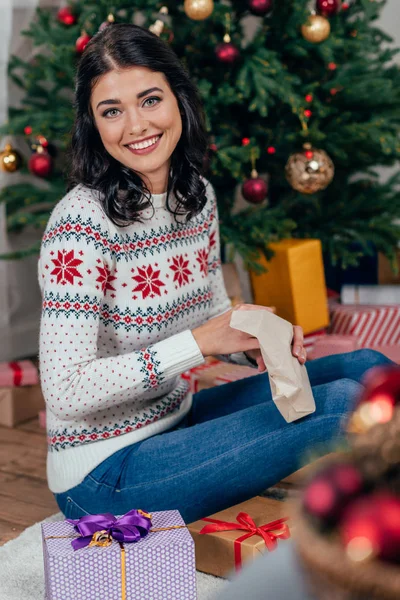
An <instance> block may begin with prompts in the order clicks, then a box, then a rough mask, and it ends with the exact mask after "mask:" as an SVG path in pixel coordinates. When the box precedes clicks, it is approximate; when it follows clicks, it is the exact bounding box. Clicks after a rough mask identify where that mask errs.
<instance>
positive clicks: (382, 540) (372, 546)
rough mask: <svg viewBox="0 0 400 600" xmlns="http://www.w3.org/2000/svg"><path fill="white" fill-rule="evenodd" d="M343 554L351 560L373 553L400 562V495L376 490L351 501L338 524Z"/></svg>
mask: <svg viewBox="0 0 400 600" xmlns="http://www.w3.org/2000/svg"><path fill="white" fill-rule="evenodd" d="M339 529H340V536H341V539H342V541H343V543H344V545H345V547H346V552H347V555H348V556H349V557H350V558H352V559H353V560H357V561H360V560H363V559H365V558H369V557H372V556H377V557H379V558H381V559H383V560H388V561H393V562H400V498H399V497H398V496H395V495H394V494H391V493H389V492H376V493H374V494H371V495H368V496H363V497H361V498H359V499H357V500H355V501H354V502H353V503H352V504H351V505H350V506H349V507H348V508H347V510H346V512H345V514H344V515H343V518H342V521H341V523H340V526H339Z"/></svg>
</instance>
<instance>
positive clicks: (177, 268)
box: [170, 254, 192, 286]
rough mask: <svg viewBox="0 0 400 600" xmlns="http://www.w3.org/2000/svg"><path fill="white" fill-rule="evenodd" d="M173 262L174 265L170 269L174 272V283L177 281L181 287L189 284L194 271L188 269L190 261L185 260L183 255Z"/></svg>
mask: <svg viewBox="0 0 400 600" xmlns="http://www.w3.org/2000/svg"><path fill="white" fill-rule="evenodd" d="M172 262H173V263H174V264H173V265H172V266H170V269H172V271H174V281H177V282H178V285H179V286H182V285H183V284H184V283H189V275H192V271H190V270H189V269H188V264H189V261H188V260H185V259H184V258H183V254H181V255H180V256H177V257H176V258H175V257H174V258H173V259H172Z"/></svg>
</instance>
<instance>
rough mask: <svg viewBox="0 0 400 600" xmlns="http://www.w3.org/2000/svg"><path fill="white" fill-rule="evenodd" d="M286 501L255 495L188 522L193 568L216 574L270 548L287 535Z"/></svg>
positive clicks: (220, 574) (288, 532) (228, 570)
mask: <svg viewBox="0 0 400 600" xmlns="http://www.w3.org/2000/svg"><path fill="white" fill-rule="evenodd" d="M286 513H287V504H286V503H284V502H280V501H278V500H272V499H270V498H261V497H260V496H256V497H255V498H252V499H251V500H248V501H247V502H242V503H241V504H236V505H235V506H232V507H231V508H228V509H226V510H222V511H220V512H218V513H215V514H214V515H211V516H210V517H207V518H204V519H201V520H200V521H195V522H194V523H190V524H189V525H188V528H189V531H190V533H191V534H192V536H193V539H194V543H195V546H196V568H197V569H198V570H199V571H202V572H204V573H210V574H211V575H216V576H217V577H226V576H227V575H228V574H229V573H230V572H231V571H233V570H234V569H236V570H239V569H240V568H241V567H242V565H243V564H244V563H245V562H247V561H248V560H251V559H254V558H257V557H258V556H260V554H264V553H265V552H271V551H272V550H274V549H275V548H276V545H277V541H278V540H279V539H281V540H283V539H287V538H289V537H290V530H289V525H288V523H287V521H288V518H287V516H286Z"/></svg>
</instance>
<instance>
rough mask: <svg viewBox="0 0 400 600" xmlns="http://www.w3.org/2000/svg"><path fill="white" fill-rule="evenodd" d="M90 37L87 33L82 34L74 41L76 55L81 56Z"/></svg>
mask: <svg viewBox="0 0 400 600" xmlns="http://www.w3.org/2000/svg"><path fill="white" fill-rule="evenodd" d="M90 40H91V37H90V35H88V34H87V33H82V35H81V36H80V37H78V39H77V40H76V43H75V48H76V51H77V52H78V54H82V52H83V51H84V49H85V48H86V46H87V45H88V43H89V42H90Z"/></svg>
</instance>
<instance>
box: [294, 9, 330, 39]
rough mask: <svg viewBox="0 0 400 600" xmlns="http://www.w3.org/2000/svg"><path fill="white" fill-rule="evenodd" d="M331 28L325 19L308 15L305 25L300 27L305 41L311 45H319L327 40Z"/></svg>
mask: <svg viewBox="0 0 400 600" xmlns="http://www.w3.org/2000/svg"><path fill="white" fill-rule="evenodd" d="M330 32H331V26H330V23H329V21H328V19H327V18H326V17H323V16H321V15H310V17H309V18H308V21H307V23H305V24H304V25H302V26H301V34H302V36H303V38H304V39H305V40H307V41H308V42H311V43H313V44H320V43H321V42H324V41H325V40H326V39H328V37H329V34H330Z"/></svg>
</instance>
